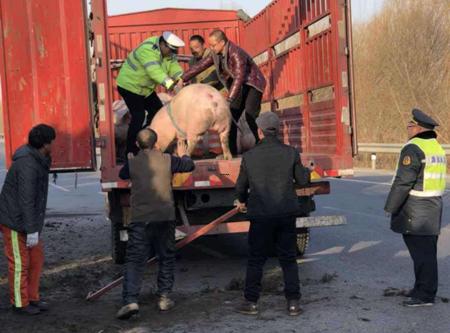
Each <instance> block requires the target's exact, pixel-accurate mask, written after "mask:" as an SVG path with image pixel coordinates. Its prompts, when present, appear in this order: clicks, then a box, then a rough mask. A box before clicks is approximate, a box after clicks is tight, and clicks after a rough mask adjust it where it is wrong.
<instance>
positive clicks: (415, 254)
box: [384, 109, 447, 307]
mask: <svg viewBox="0 0 450 333" xmlns="http://www.w3.org/2000/svg"><path fill="white" fill-rule="evenodd" d="M412 117H413V118H412V120H411V121H409V122H408V125H407V131H408V138H409V141H408V142H407V143H406V145H405V146H404V147H403V149H402V151H401V153H400V159H399V162H398V168H397V173H396V175H395V178H394V181H393V184H392V187H391V191H390V192H389V195H388V198H387V201H386V205H385V208H384V209H385V211H386V212H388V213H390V214H392V215H391V229H392V230H393V231H394V232H397V233H401V234H403V239H404V241H405V244H406V246H407V247H408V250H409V253H410V255H411V258H412V260H413V262H414V273H415V278H416V280H415V284H414V288H413V289H412V290H411V291H410V292H409V293H408V295H407V296H408V297H409V299H408V300H406V301H404V302H403V305H405V306H408V307H419V306H431V305H433V303H434V298H435V296H436V292H437V287H438V267H437V241H438V235H439V233H440V229H441V218H442V195H443V194H444V192H445V185H446V182H445V176H446V173H447V161H446V157H445V151H444V149H443V148H442V147H441V145H440V144H439V142H438V141H437V140H436V138H437V134H436V132H435V131H434V128H435V127H436V126H438V123H437V122H436V121H434V120H433V119H432V118H431V117H429V116H428V115H426V114H425V113H423V112H422V111H420V110H419V109H413V110H412Z"/></svg>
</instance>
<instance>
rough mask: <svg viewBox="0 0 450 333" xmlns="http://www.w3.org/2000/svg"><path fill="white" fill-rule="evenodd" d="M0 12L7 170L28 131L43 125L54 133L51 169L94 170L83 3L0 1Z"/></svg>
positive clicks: (0, 63) (22, 0)
mask: <svg viewBox="0 0 450 333" xmlns="http://www.w3.org/2000/svg"><path fill="white" fill-rule="evenodd" d="M0 10H1V11H0V45H1V53H2V54H1V55H0V71H1V81H2V95H3V99H2V105H3V113H4V118H5V123H4V128H5V148H6V160H7V166H8V167H9V165H10V163H11V156H12V154H13V152H14V151H15V150H16V149H17V148H18V147H19V146H21V145H22V144H24V143H26V142H27V135H28V132H29V131H30V129H31V127H33V126H34V125H36V124H39V123H46V124H49V125H51V126H54V127H55V128H56V132H57V138H56V142H55V147H54V152H53V168H54V169H58V170H65V171H68V170H92V169H94V168H95V154H94V136H93V123H92V113H93V112H92V109H91V108H92V102H91V101H92V92H91V86H90V79H89V72H88V71H89V57H88V52H87V50H88V47H87V44H88V41H87V38H86V37H87V31H86V14H85V12H86V11H85V2H84V1H54V0H40V1H26V0H17V1H9V0H0ZM69 13H70V15H69ZM49 22H51V24H49Z"/></svg>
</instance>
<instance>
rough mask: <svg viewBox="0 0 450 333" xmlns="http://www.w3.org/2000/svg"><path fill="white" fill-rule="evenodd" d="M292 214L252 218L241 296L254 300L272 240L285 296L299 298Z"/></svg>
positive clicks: (257, 293) (258, 289)
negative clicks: (245, 274) (287, 216)
mask: <svg viewBox="0 0 450 333" xmlns="http://www.w3.org/2000/svg"><path fill="white" fill-rule="evenodd" d="M295 229H296V227H295V217H289V218H278V219H257V220H251V222H250V230H249V232H248V246H249V258H248V264H247V276H246V279H245V290H244V296H245V298H246V299H247V300H248V301H250V302H256V301H258V299H259V294H260V292H261V279H262V275H263V266H264V263H265V262H266V260H267V257H268V251H270V249H271V248H272V244H273V242H275V247H276V251H277V255H278V260H279V262H280V266H281V268H282V270H283V277H284V293H285V296H286V299H288V300H293V299H300V296H301V294H300V283H299V278H298V265H297V234H296V230H295Z"/></svg>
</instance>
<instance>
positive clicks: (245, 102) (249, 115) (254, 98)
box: [229, 84, 263, 155]
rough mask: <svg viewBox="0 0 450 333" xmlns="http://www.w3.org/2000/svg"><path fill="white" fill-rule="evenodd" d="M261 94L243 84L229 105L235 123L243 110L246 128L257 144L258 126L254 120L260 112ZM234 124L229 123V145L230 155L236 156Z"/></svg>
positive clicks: (235, 128)
mask: <svg viewBox="0 0 450 333" xmlns="http://www.w3.org/2000/svg"><path fill="white" fill-rule="evenodd" d="M262 95H263V94H262V93H261V92H260V91H258V90H256V89H255V88H253V87H251V86H248V85H246V84H244V85H243V86H242V89H241V91H240V93H239V96H238V97H237V98H236V99H235V100H234V101H233V103H231V105H230V111H231V116H232V117H233V119H234V121H235V122H236V123H237V122H238V121H239V118H241V115H242V112H243V111H244V110H245V119H246V120H247V123H248V126H249V127H250V130H251V131H252V133H253V135H254V136H255V139H256V142H258V126H257V125H256V122H255V120H256V118H257V117H258V115H259V112H260V111H261V100H262ZM236 123H234V122H231V127H230V136H229V145H230V151H231V154H233V155H236V154H237V131H238V129H237V127H236Z"/></svg>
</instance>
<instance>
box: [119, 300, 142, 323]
mask: <svg viewBox="0 0 450 333" xmlns="http://www.w3.org/2000/svg"><path fill="white" fill-rule="evenodd" d="M138 312H139V305H138V304H137V303H130V304H127V305H124V306H122V308H120V310H119V311H118V312H117V314H116V318H117V319H122V320H126V319H130V318H131V317H132V316H134V315H135V314H137V313H138Z"/></svg>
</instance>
